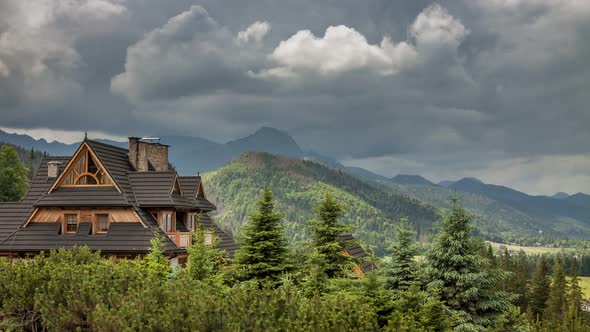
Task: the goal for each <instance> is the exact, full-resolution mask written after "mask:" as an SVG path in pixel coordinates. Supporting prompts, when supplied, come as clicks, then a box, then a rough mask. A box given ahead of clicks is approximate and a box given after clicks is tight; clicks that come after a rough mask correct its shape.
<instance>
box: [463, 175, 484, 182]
mask: <svg viewBox="0 0 590 332" xmlns="http://www.w3.org/2000/svg"><path fill="white" fill-rule="evenodd" d="M463 180H467V181H473V182H477V183H481V184H484V182H483V181H482V180H480V179H478V178H474V177H472V176H468V177H465V178H462V179H461V180H459V181H463Z"/></svg>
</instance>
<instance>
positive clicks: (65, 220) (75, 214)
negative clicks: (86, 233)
mask: <svg viewBox="0 0 590 332" xmlns="http://www.w3.org/2000/svg"><path fill="white" fill-rule="evenodd" d="M68 216H75V217H76V229H75V230H73V231H69V230H68V225H69V224H68ZM79 225H80V214H79V213H64V222H63V233H64V234H76V232H77V231H78V226H79Z"/></svg>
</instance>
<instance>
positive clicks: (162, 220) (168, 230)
mask: <svg viewBox="0 0 590 332" xmlns="http://www.w3.org/2000/svg"><path fill="white" fill-rule="evenodd" d="M166 216H169V217H170V218H169V219H168V218H166ZM165 218H166V219H165ZM174 221H175V212H174V211H168V210H166V211H161V212H160V220H159V222H160V229H161V230H162V231H163V232H164V233H171V232H174V231H175V230H176V227H174V226H175V225H174ZM167 222H169V223H170V225H169V226H170V228H168V224H167Z"/></svg>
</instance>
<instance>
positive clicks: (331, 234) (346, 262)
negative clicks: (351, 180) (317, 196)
mask: <svg viewBox="0 0 590 332" xmlns="http://www.w3.org/2000/svg"><path fill="white" fill-rule="evenodd" d="M343 210H344V206H343V205H342V204H341V203H339V202H338V201H336V200H335V199H334V197H333V196H332V195H331V194H330V193H326V195H325V196H324V199H323V200H322V202H321V203H320V204H319V205H318V206H316V207H315V209H314V211H315V213H316V216H317V218H318V219H316V220H310V221H308V229H310V230H311V232H312V234H311V245H312V246H313V248H314V249H315V250H317V252H318V253H319V254H320V255H322V257H323V259H324V261H325V262H326V264H327V265H326V267H325V273H326V274H327V275H328V277H330V278H331V277H335V276H343V275H346V274H347V272H350V271H351V269H352V262H353V261H352V257H350V256H348V255H347V254H346V246H347V243H346V241H345V240H344V239H343V238H342V235H344V234H346V233H349V232H350V231H351V230H352V229H351V227H349V226H345V225H342V224H340V222H339V220H338V219H339V218H340V217H341V216H342V211H343Z"/></svg>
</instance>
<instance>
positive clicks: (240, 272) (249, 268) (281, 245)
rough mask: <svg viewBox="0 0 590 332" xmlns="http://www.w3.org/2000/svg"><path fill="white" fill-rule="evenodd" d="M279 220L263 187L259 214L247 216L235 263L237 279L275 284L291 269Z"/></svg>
mask: <svg viewBox="0 0 590 332" xmlns="http://www.w3.org/2000/svg"><path fill="white" fill-rule="evenodd" d="M282 217H283V214H282V213H277V212H274V202H273V197H272V193H271V192H270V190H269V189H268V188H265V189H264V193H263V196H262V199H261V200H259V201H258V211H257V212H254V213H252V214H250V216H249V220H248V223H247V224H246V225H245V226H244V227H243V229H242V234H241V237H240V241H239V244H240V248H239V249H238V250H237V251H236V258H235V264H234V268H235V271H236V273H237V277H238V279H241V280H251V279H256V280H264V279H270V280H271V281H277V280H278V279H279V277H280V275H281V274H282V273H283V272H286V271H287V270H289V269H290V268H291V266H290V264H289V262H288V250H287V239H286V238H285V236H284V235H283V233H284V232H283V227H282V226H281V219H282Z"/></svg>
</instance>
